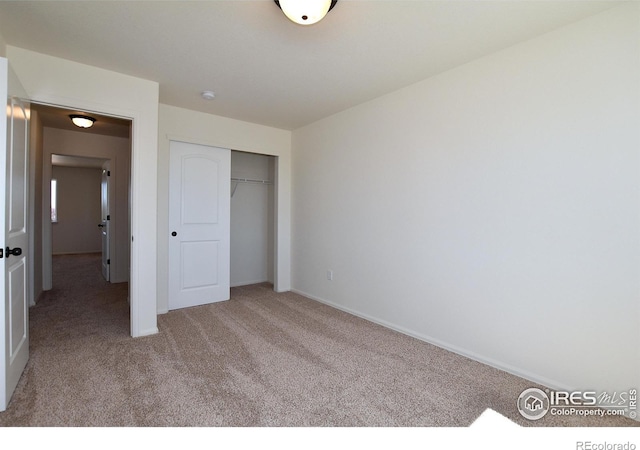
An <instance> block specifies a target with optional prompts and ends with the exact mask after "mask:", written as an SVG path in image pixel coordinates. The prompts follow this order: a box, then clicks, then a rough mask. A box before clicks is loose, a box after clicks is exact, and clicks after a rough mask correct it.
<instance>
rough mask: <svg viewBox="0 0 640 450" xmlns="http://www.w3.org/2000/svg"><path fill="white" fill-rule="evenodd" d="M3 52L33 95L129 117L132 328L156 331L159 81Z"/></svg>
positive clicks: (137, 332) (13, 50) (134, 331)
mask: <svg viewBox="0 0 640 450" xmlns="http://www.w3.org/2000/svg"><path fill="white" fill-rule="evenodd" d="M7 57H8V59H9V61H10V62H11V64H12V66H13V68H14V70H15V71H16V74H17V75H18V78H19V79H20V81H21V82H22V84H23V85H24V87H25V89H26V91H27V93H28V97H29V98H30V99H32V100H35V101H38V102H41V103H49V104H53V105H58V106H65V107H69V108H74V109H80V110H85V111H88V112H97V113H103V114H107V115H113V116H118V117H125V118H130V119H132V121H133V137H132V164H131V166H132V185H131V193H130V195H131V204H132V217H131V235H132V237H133V242H132V246H131V284H130V286H129V292H130V299H131V334H132V335H133V336H144V335H147V334H153V333H157V332H158V327H157V314H156V289H157V278H156V252H157V229H156V226H157V189H158V185H157V174H158V170H157V168H158V161H157V155H158V145H157V144H158V90H159V87H158V83H156V82H154V81H148V80H142V79H140V78H135V77H131V76H127V75H123V74H119V73H116V72H111V71H108V70H104V69H99V68H97V67H92V66H87V65H84V64H78V63H75V62H72V61H68V60H64V59H60V58H55V57H52V56H49V55H43V54H40V53H35V52H31V51H28V50H24V49H20V48H17V47H13V46H7ZM78 80H82V82H78Z"/></svg>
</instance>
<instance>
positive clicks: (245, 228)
mask: <svg viewBox="0 0 640 450" xmlns="http://www.w3.org/2000/svg"><path fill="white" fill-rule="evenodd" d="M272 158H273V157H271V156H265V155H257V154H254V153H245V152H236V151H233V152H231V177H232V178H242V179H251V180H268V181H272V180H273V174H272V172H271V170H270V166H271V165H272V164H270V162H271V159H272ZM231 192H232V193H233V196H232V197H231V271H230V278H231V286H243V285H247V284H255V283H261V282H265V281H271V282H273V274H272V272H271V271H272V270H273V264H269V263H270V261H272V260H273V245H272V243H271V242H270V241H273V238H274V236H273V227H272V226H271V223H270V221H271V220H273V214H272V212H271V209H272V208H273V202H272V201H271V198H272V197H273V185H268V184H258V183H242V182H231Z"/></svg>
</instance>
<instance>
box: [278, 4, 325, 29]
mask: <svg viewBox="0 0 640 450" xmlns="http://www.w3.org/2000/svg"><path fill="white" fill-rule="evenodd" d="M273 1H274V2H276V5H278V7H279V8H280V9H281V10H282V12H283V13H284V14H285V16H287V17H288V18H289V19H290V20H291V21H292V22H295V23H297V24H300V25H312V24H314V23H316V22H320V21H321V20H322V19H323V18H324V16H326V15H327V13H328V12H329V11H331V9H332V8H333V7H334V6H336V3H338V0H279V1H278V0H273Z"/></svg>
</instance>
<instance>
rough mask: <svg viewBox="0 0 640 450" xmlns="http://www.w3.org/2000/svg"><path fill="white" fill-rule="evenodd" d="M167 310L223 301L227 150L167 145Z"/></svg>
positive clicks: (225, 285)
mask: <svg viewBox="0 0 640 450" xmlns="http://www.w3.org/2000/svg"><path fill="white" fill-rule="evenodd" d="M169 164H170V168H169V309H178V308H186V307H189V306H196V305H203V304H206V303H213V302H219V301H223V300H229V266H230V262H229V252H230V250H229V249H230V234H229V233H230V192H229V186H230V177H231V150H229V149H222V148H216V147H208V146H204V145H196V144H188V143H185V142H171V144H170V157H169Z"/></svg>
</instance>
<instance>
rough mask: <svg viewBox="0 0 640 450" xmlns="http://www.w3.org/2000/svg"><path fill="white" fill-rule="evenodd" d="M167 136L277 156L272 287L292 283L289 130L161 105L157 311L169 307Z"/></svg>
mask: <svg viewBox="0 0 640 450" xmlns="http://www.w3.org/2000/svg"><path fill="white" fill-rule="evenodd" d="M171 140H175V141H182V142H190V143H193V144H201V145H210V146H214V147H221V148H228V149H231V150H239V151H244V152H251V153H260V154H265V155H271V156H277V164H276V169H275V172H276V180H275V181H276V186H275V203H276V204H275V210H276V211H277V213H276V215H277V217H276V230H275V236H276V239H275V243H274V246H275V250H274V251H275V253H276V258H277V265H276V267H275V268H274V277H275V279H274V288H275V290H276V291H279V292H282V291H288V290H290V288H291V279H290V276H291V266H290V252H291V250H290V202H291V132H290V131H287V130H280V129H277V128H271V127H266V126H263V125H256V124H252V123H248V122H241V121H238V120H233V119H228V118H225V117H220V116H214V115H211V114H205V113H200V112H196V111H190V110H187V109H182V108H177V107H174V106H168V105H160V110H159V142H158V224H157V226H158V242H157V246H158V283H159V284H158V312H159V313H165V312H167V311H168V298H167V289H168V288H167V279H168V275H167V272H168V267H169V260H168V253H167V249H168V246H167V242H168V239H169V222H168V220H169V182H168V181H169V143H170V141H171Z"/></svg>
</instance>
